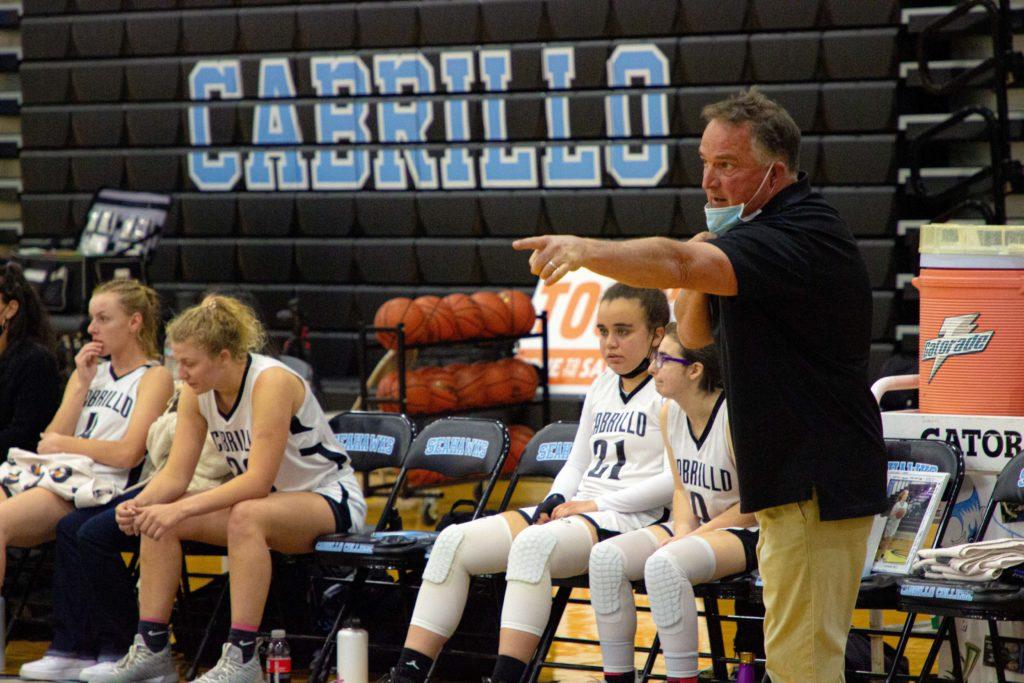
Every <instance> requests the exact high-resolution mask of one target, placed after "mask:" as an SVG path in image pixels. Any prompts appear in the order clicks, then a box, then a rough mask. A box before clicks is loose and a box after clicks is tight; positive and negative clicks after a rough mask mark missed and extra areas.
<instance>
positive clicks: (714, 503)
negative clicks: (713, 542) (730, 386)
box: [667, 393, 740, 524]
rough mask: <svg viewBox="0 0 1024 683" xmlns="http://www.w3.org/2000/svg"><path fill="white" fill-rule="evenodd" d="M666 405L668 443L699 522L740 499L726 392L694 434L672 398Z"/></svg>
mask: <svg viewBox="0 0 1024 683" xmlns="http://www.w3.org/2000/svg"><path fill="white" fill-rule="evenodd" d="M667 403H668V406H669V417H668V422H669V425H670V434H671V438H670V441H669V442H670V443H671V444H672V450H673V452H674V454H675V458H676V471H677V472H679V478H680V480H681V481H682V484H683V488H684V489H686V493H687V496H688V497H689V499H690V508H691V509H692V510H693V514H694V515H695V516H696V517H697V519H698V520H699V521H700V523H701V524H706V523H707V522H708V521H709V520H711V519H713V518H715V517H717V516H718V515H720V514H722V513H723V512H725V511H726V510H728V509H729V508H731V507H732V506H733V505H735V504H736V503H738V502H739V500H740V491H739V486H738V480H737V477H736V462H735V460H734V458H733V455H732V450H731V447H730V445H729V411H728V410H727V409H726V405H725V394H724V393H723V394H721V395H720V396H719V397H718V402H717V403H716V404H715V407H714V408H713V409H712V411H711V415H710V417H709V418H708V423H707V425H705V427H704V433H703V434H694V433H693V428H692V426H691V425H690V420H689V419H687V417H686V414H685V413H683V411H682V410H681V409H680V408H679V404H677V403H676V402H675V401H667Z"/></svg>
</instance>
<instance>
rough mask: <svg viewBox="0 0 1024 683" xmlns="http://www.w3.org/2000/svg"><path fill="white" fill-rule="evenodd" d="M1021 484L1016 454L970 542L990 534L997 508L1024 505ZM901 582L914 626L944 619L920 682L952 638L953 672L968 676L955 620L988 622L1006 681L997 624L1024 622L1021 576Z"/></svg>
mask: <svg viewBox="0 0 1024 683" xmlns="http://www.w3.org/2000/svg"><path fill="white" fill-rule="evenodd" d="M1022 484H1024V454H1021V455H1017V456H1016V457H1014V458H1013V460H1011V461H1010V462H1009V463H1007V465H1006V467H1005V468H1003V471H1002V472H1000V473H999V477H998V478H997V479H996V485H995V488H994V489H993V491H992V497H991V499H990V500H989V502H988V505H987V506H986V507H985V514H984V517H983V518H982V523H981V527H980V528H979V530H978V534H977V538H973V539H971V542H974V541H980V540H983V539H984V538H985V533H986V532H987V531H988V527H989V524H990V523H991V522H992V519H993V517H994V515H995V511H996V508H998V507H1000V506H1001V505H1002V504H1004V503H1007V504H1011V505H1022V504H1024V486H1022ZM953 500H955V498H954V499H953ZM898 584H899V597H898V599H897V608H898V609H900V610H901V611H904V612H907V613H908V616H909V620H910V623H911V624H912V623H913V618H914V617H915V616H916V615H917V614H919V613H925V614H935V615H938V616H941V617H942V621H941V623H940V624H939V628H938V630H937V631H936V633H935V639H934V641H933V642H932V646H931V648H930V649H929V650H928V655H927V656H926V657H925V660H924V664H923V666H922V667H921V673H920V674H919V675H918V680H920V681H925V680H928V678H930V674H931V668H932V665H933V664H934V663H935V659H936V657H937V656H938V653H939V650H940V649H941V647H942V644H943V642H945V641H947V640H948V641H949V645H950V648H951V649H952V653H953V657H952V660H953V675H954V677H955V679H956V680H964V673H963V667H962V665H961V662H960V647H959V644H958V642H957V636H956V628H955V627H954V622H953V620H954V618H960V619H980V620H984V621H986V622H988V631H989V637H990V639H991V642H992V659H993V661H994V663H995V669H996V680H997V681H998V682H999V683H1003V682H1004V681H1005V680H1006V675H1005V673H1004V667H1005V666H1006V661H1005V660H1004V657H1003V640H1002V637H1001V636H1000V635H999V629H998V627H997V622H999V621H1022V620H1024V586H1021V585H1020V584H1019V580H1018V582H1011V581H1005V580H1001V579H997V580H994V581H987V582H983V583H981V582H975V581H951V580H937V579H926V578H921V577H903V578H900V579H899V581H898ZM904 647H905V642H904V640H903V639H901V641H900V647H899V648H898V652H899V653H900V654H902V652H903V648H904ZM888 680H893V677H892V676H890V678H889V679H888Z"/></svg>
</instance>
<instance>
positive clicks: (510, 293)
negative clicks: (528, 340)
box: [498, 289, 537, 335]
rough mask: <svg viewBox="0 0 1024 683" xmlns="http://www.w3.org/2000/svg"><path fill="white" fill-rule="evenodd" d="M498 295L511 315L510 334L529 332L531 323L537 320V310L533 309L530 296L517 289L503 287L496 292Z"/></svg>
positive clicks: (531, 328) (531, 327) (531, 326)
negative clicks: (503, 288)
mask: <svg viewBox="0 0 1024 683" xmlns="http://www.w3.org/2000/svg"><path fill="white" fill-rule="evenodd" d="M498 296H500V297H501V300H502V301H504V302H505V305H506V306H508V310H509V312H510V313H511V315H512V334H515V335H523V334H530V331H531V330H533V324H534V322H536V320H537V312H536V311H535V310H534V309H533V302H532V301H530V297H528V296H527V295H526V294H523V293H522V292H520V291H519V290H518V289H505V290H502V291H500V292H498Z"/></svg>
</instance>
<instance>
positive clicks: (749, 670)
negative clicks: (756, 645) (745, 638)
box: [736, 652, 754, 683]
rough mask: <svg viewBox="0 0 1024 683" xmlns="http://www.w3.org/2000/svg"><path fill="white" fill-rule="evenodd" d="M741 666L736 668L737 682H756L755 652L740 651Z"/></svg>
mask: <svg viewBox="0 0 1024 683" xmlns="http://www.w3.org/2000/svg"><path fill="white" fill-rule="evenodd" d="M737 654H739V657H740V668H739V669H737V670H736V683H754V653H753V652H739V653H737Z"/></svg>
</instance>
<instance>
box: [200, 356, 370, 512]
mask: <svg viewBox="0 0 1024 683" xmlns="http://www.w3.org/2000/svg"><path fill="white" fill-rule="evenodd" d="M270 368H281V369H282V370H285V371H287V372H289V373H290V374H292V375H295V376H296V377H298V375H297V374H296V373H295V372H294V371H293V370H291V369H290V368H289V367H288V366H286V365H285V364H284V363H281V362H280V361H277V360H274V359H273V358H270V357H269V356H263V355H259V354H255V353H252V354H249V360H248V363H247V365H246V368H245V374H244V375H243V376H242V388H241V390H240V391H239V392H238V396H237V398H236V399H235V405H234V406H232V408H231V410H230V411H229V412H228V413H226V414H224V413H221V412H220V410H219V409H218V408H217V399H216V397H215V396H214V392H213V390H210V391H207V392H205V393H203V394H200V395H199V396H198V399H199V412H200V414H201V415H202V416H203V418H204V419H205V420H206V425H207V429H208V430H209V432H210V438H211V439H212V440H213V443H214V445H216V447H217V450H218V451H219V452H220V453H222V454H223V455H224V457H225V458H226V459H227V463H228V466H229V467H231V470H232V472H233V473H234V474H235V475H239V474H242V473H243V472H245V471H246V470H247V469H248V466H249V450H250V448H251V447H252V390H253V386H254V385H255V384H256V379H257V378H258V377H259V376H260V375H261V374H262V373H263V372H264V371H266V370H269V369H270ZM300 379H301V378H300ZM302 384H303V387H304V392H305V394H304V398H303V400H302V406H301V407H300V408H299V411H298V413H296V414H295V416H294V417H292V421H291V427H290V434H289V435H288V441H287V442H286V443H285V448H284V458H283V459H282V461H281V469H279V470H278V472H277V478H276V479H274V489H273V490H274V491H316V492H317V493H323V494H325V495H327V496H329V497H330V498H331V499H332V500H335V501H338V502H342V503H348V504H350V505H352V504H355V507H356V508H362V507H363V494H362V491H361V489H360V487H359V484H358V482H357V481H356V478H355V474H354V472H353V471H352V466H351V465H350V464H349V458H348V456H347V455H346V454H345V449H344V448H342V447H341V445H340V444H339V443H338V442H337V440H336V439H335V438H334V434H333V433H332V432H331V428H330V426H329V425H328V424H327V418H326V417H325V416H324V412H323V410H321V409H320V404H319V403H317V400H316V397H314V396H313V392H312V391H310V388H309V385H308V384H306V382H305V381H303V383H302Z"/></svg>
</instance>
